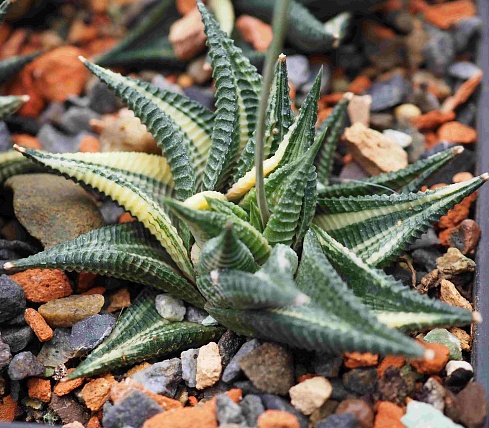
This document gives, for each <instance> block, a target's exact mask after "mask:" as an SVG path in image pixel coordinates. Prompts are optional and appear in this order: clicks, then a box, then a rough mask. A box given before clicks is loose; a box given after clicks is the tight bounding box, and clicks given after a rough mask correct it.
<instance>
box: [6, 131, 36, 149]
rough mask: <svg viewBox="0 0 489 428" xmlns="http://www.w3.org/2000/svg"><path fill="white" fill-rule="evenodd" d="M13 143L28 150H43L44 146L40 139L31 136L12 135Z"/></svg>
mask: <svg viewBox="0 0 489 428" xmlns="http://www.w3.org/2000/svg"><path fill="white" fill-rule="evenodd" d="M12 143H13V144H17V145H19V146H21V147H26V148H28V149H36V150H41V149H42V145H41V142H40V141H39V139H38V138H36V137H33V136H32V135H29V134H14V135H12Z"/></svg>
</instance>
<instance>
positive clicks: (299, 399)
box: [289, 376, 333, 415]
mask: <svg viewBox="0 0 489 428" xmlns="http://www.w3.org/2000/svg"><path fill="white" fill-rule="evenodd" d="M332 392H333V387H332V386H331V383H330V382H329V381H328V379H326V378H325V377H322V376H316V377H313V378H311V379H307V380H305V381H303V382H300V383H298V384H297V385H294V386H293V387H292V388H290V389H289V394H290V402H291V404H292V405H293V406H294V407H295V408H296V409H297V410H299V411H300V412H302V413H304V414H305V415H310V414H311V413H312V412H314V411H315V410H317V409H319V408H320V407H321V406H322V405H323V404H324V403H325V402H326V400H328V398H329V397H330V396H331V393H332Z"/></svg>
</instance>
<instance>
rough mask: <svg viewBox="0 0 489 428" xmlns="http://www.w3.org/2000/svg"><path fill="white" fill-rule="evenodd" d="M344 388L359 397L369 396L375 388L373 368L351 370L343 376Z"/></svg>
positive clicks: (375, 373)
mask: <svg viewBox="0 0 489 428" xmlns="http://www.w3.org/2000/svg"><path fill="white" fill-rule="evenodd" d="M343 384H344V385H345V388H346V389H348V390H350V391H352V392H354V393H356V394H359V395H364V394H369V393H372V392H374V391H375V389H376V387H377V370H376V369H375V368H368V369H353V370H350V371H349V372H347V373H345V374H344V375H343Z"/></svg>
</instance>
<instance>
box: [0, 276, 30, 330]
mask: <svg viewBox="0 0 489 428" xmlns="http://www.w3.org/2000/svg"><path fill="white" fill-rule="evenodd" d="M0 290H1V293H0V322H4V321H6V320H8V319H10V318H13V317H14V316H16V315H18V314H20V313H23V312H24V309H25V305H26V300H25V293H24V289H23V288H22V287H21V286H20V285H19V284H18V283H16V282H15V281H14V280H13V279H11V278H10V277H8V276H7V275H0Z"/></svg>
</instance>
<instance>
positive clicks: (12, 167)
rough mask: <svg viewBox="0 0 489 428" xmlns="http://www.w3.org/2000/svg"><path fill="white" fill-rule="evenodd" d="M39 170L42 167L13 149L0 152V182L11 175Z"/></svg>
mask: <svg viewBox="0 0 489 428" xmlns="http://www.w3.org/2000/svg"><path fill="white" fill-rule="evenodd" d="M40 170H42V167H40V166H39V165H36V164H35V163H34V162H32V161H30V160H29V159H27V158H26V157H24V156H22V154H21V153H19V152H16V151H15V150H7V151H5V152H0V184H1V183H3V182H4V181H5V180H6V179H7V178H9V177H11V176H13V175H19V174H28V173H30V172H34V171H40Z"/></svg>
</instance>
